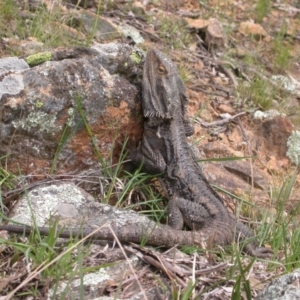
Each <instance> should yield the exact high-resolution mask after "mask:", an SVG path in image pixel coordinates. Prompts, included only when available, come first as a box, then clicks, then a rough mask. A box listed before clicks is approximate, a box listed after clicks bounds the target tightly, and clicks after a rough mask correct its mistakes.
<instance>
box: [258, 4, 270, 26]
mask: <svg viewBox="0 0 300 300" xmlns="http://www.w3.org/2000/svg"><path fill="white" fill-rule="evenodd" d="M270 4H271V0H257V3H256V6H255V21H256V22H258V23H260V22H261V21H262V20H263V18H264V17H265V16H266V15H267V14H268V12H269V10H270Z"/></svg>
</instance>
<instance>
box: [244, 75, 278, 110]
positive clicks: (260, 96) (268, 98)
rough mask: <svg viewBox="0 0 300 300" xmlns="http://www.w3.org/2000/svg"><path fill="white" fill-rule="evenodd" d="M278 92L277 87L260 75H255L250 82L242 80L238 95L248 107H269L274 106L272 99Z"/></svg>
mask: <svg viewBox="0 0 300 300" xmlns="http://www.w3.org/2000/svg"><path fill="white" fill-rule="evenodd" d="M276 94H277V89H276V88H274V86H273V85H272V84H271V83H270V82H268V81H267V80H264V79H262V78H260V77H258V76H257V77H255V78H254V79H253V80H252V81H251V82H250V83H249V82H242V83H241V84H240V85H239V86H238V97H239V98H240V99H241V102H242V103H243V104H244V106H246V107H249V108H251V107H253V106H254V107H258V108H260V109H264V110H266V109H269V108H271V107H272V103H273V102H272V101H273V100H274V98H275V96H276Z"/></svg>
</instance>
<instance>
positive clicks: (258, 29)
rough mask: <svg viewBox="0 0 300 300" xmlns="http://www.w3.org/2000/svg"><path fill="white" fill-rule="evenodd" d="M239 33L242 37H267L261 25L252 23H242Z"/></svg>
mask: <svg viewBox="0 0 300 300" xmlns="http://www.w3.org/2000/svg"><path fill="white" fill-rule="evenodd" d="M239 32H240V33H241V34H243V35H255V36H260V37H266V36H268V33H267V32H266V31H265V29H264V28H263V27H262V26H261V25H259V24H255V23H252V22H242V23H241V24H240V27H239Z"/></svg>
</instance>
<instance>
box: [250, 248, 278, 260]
mask: <svg viewBox="0 0 300 300" xmlns="http://www.w3.org/2000/svg"><path fill="white" fill-rule="evenodd" d="M245 252H246V253H247V254H249V255H251V256H256V257H259V258H266V259H270V258H272V256H273V254H274V252H273V250H272V249H270V248H266V247H257V248H253V247H251V248H250V249H249V248H248V249H247V247H246V249H245Z"/></svg>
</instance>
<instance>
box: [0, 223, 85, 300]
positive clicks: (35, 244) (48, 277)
mask: <svg viewBox="0 0 300 300" xmlns="http://www.w3.org/2000/svg"><path fill="white" fill-rule="evenodd" d="M49 230H50V231H49V234H48V235H47V236H46V237H42V236H41V235H40V233H39V231H38V230H37V231H32V232H31V234H30V236H29V237H28V242H27V243H26V242H21V241H17V240H16V239H10V240H4V239H1V238H0V244H2V246H4V245H6V246H9V247H10V249H11V250H10V256H11V259H10V262H11V264H9V265H6V268H7V271H9V270H10V269H11V271H13V269H14V267H13V264H14V262H15V261H16V260H17V261H19V264H23V268H24V269H27V272H28V273H27V272H25V273H24V275H23V276H21V278H23V280H24V282H26V281H27V280H28V282H29V280H33V279H34V278H35V277H36V278H37V279H36V280H37V281H38V282H39V284H34V285H29V286H28V287H30V286H31V287H32V288H25V289H22V287H23V282H22V283H21V284H20V285H18V286H17V287H16V286H15V285H14V284H11V285H7V286H6V287H5V290H2V291H1V295H4V294H3V293H5V295H10V296H12V295H16V296H19V297H21V296H24V295H27V296H36V297H38V296H39V297H38V298H43V295H41V294H40V293H41V292H42V289H41V285H46V286H47V285H48V284H49V282H52V283H54V286H55V282H56V283H58V282H59V281H60V280H61V279H63V278H68V280H69V281H70V280H71V279H72V278H74V276H75V275H78V274H79V273H80V272H82V270H83V268H82V261H81V264H80V261H79V259H78V256H77V255H76V256H74V255H73V254H72V250H74V249H77V250H78V252H79V253H80V256H79V257H81V255H86V254H87V252H88V247H87V246H85V247H83V246H82V245H81V243H82V242H81V241H78V238H76V237H71V238H70V239H68V242H67V243H66V244H64V245H61V243H60V246H59V245H58V244H59V243H58V238H59V237H58V236H59V230H57V222H55V223H54V224H53V225H51V226H50V227H49ZM80 270H81V271H80ZM39 273H40V274H41V275H40V276H38V274H39ZM20 275H22V274H20ZM54 293H55V288H54Z"/></svg>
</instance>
